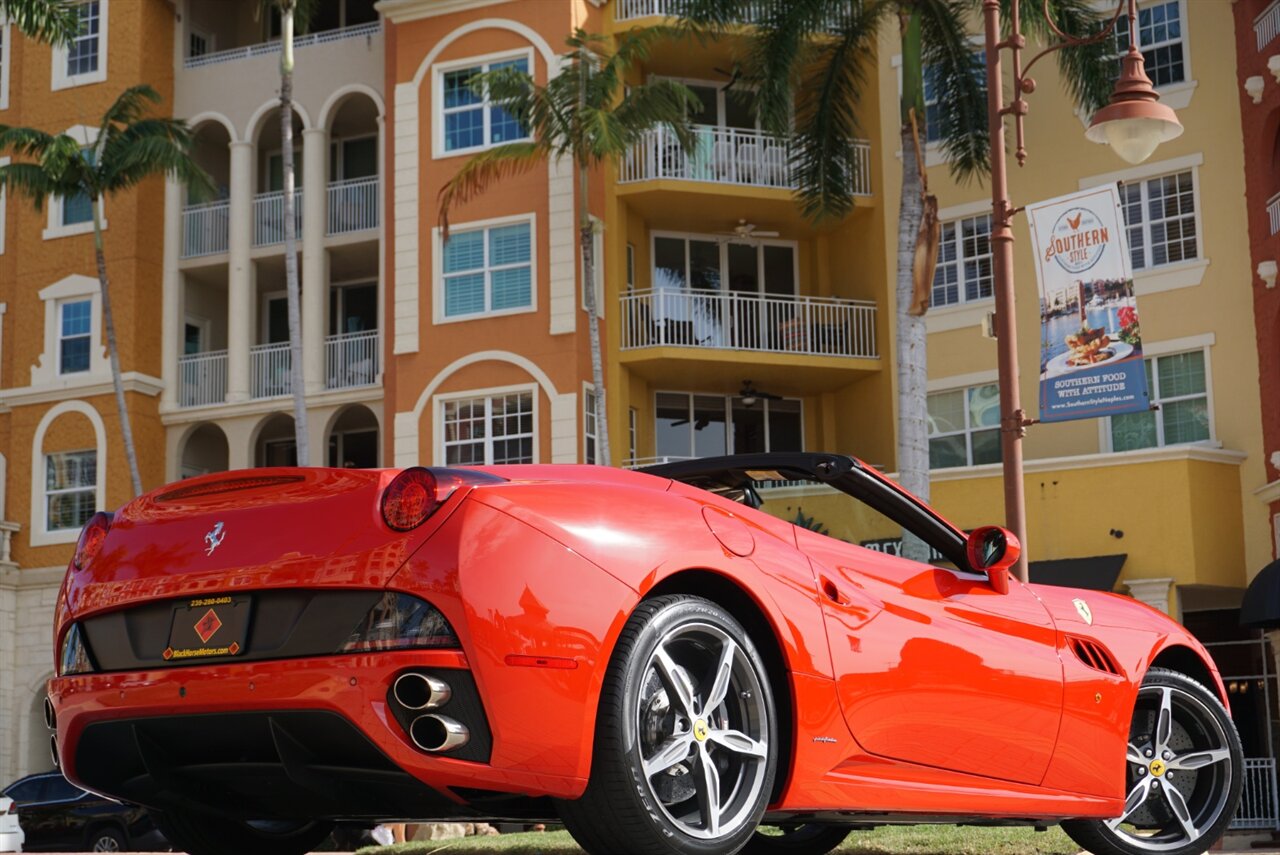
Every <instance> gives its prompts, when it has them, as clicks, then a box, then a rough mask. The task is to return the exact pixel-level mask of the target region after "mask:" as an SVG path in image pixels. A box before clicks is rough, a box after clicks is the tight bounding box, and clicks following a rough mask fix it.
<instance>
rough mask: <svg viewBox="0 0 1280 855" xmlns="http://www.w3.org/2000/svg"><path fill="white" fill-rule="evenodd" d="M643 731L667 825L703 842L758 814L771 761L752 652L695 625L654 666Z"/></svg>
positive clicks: (645, 692)
mask: <svg viewBox="0 0 1280 855" xmlns="http://www.w3.org/2000/svg"><path fill="white" fill-rule="evenodd" d="M642 673H643V674H644V677H643V684H642V687H641V696H640V703H639V705H638V707H637V716H636V728H637V734H638V736H639V739H638V744H639V748H640V760H641V765H642V768H643V776H644V779H645V783H646V784H647V785H648V787H649V790H650V792H651V793H652V795H653V797H654V799H655V800H656V801H657V803H658V805H659V806H660V808H661V810H662V811H663V813H664V814H666V818H667V819H668V820H669V821H670V822H671V823H672V824H674V825H675V826H676V827H677V828H679V829H680V830H681V831H682V832H684V833H685V834H687V835H689V836H690V837H695V838H698V839H701V840H714V839H720V838H723V837H726V836H728V835H731V834H733V833H734V832H735V831H737V830H738V829H739V828H741V827H742V825H743V823H745V822H746V821H747V820H748V819H749V818H750V817H751V814H752V810H753V809H754V807H755V805H756V803H757V799H758V796H759V795H760V790H761V787H762V786H763V783H764V779H765V775H766V773H767V770H768V763H767V760H768V757H769V737H768V734H769V720H768V716H769V712H768V706H767V703H766V700H765V695H764V692H762V691H761V687H760V677H759V676H758V675H757V674H756V672H755V669H754V668H753V667H752V665H751V660H750V659H748V658H747V655H746V653H745V651H744V650H743V649H742V648H741V647H740V646H739V645H738V643H737V642H736V641H734V640H733V638H732V637H730V636H729V634H728V633H726V632H725V631H724V630H722V629H720V628H719V627H716V626H713V625H711V624H708V623H701V622H699V623H687V624H683V625H681V626H679V627H677V628H675V629H673V630H672V631H671V632H669V633H667V635H665V636H664V637H663V638H662V640H661V641H660V642H659V643H658V645H657V647H656V648H654V651H653V654H652V655H651V656H650V658H649V661H648V663H646V665H645V668H644V671H643V672H642Z"/></svg>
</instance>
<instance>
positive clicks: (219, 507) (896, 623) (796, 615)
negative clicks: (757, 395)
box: [49, 466, 1226, 819]
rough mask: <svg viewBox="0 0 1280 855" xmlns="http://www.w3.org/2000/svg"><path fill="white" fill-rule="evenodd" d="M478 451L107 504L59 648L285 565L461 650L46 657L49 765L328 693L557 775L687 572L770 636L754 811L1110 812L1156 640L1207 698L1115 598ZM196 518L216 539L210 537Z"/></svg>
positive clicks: (263, 582)
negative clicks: (88, 624)
mask: <svg viewBox="0 0 1280 855" xmlns="http://www.w3.org/2000/svg"><path fill="white" fill-rule="evenodd" d="M481 471H485V470H481ZM487 471H488V472H489V473H491V474H493V475H497V476H500V477H501V478H504V479H508V480H507V481H506V482H505V483H495V484H483V485H479V486H474V485H466V484H463V485H460V486H457V487H456V489H453V491H452V493H451V494H450V495H449V496H448V497H447V498H446V499H445V501H444V502H443V504H442V505H441V506H440V507H439V509H437V510H436V511H435V513H434V514H432V516H431V517H430V518H429V519H428V520H427V521H426V522H425V523H423V524H422V525H421V526H419V527H418V528H416V529H414V530H412V531H410V532H407V533H399V532H395V531H392V530H391V529H389V528H388V527H387V526H386V525H385V524H384V523H383V521H382V518H381V515H380V505H379V497H380V496H381V493H382V491H383V489H384V488H385V487H386V486H387V484H389V483H390V482H391V480H392V479H393V478H394V477H395V476H396V475H397V474H398V471H396V470H385V471H354V470H323V469H307V470H301V469H300V470H261V471H260V472H261V474H262V475H263V476H264V477H280V478H285V479H288V480H286V481H282V482H281V483H280V484H278V485H275V486H267V487H261V488H257V489H245V490H243V491H240V492H228V493H226V494H214V495H212V496H205V497H201V496H196V497H194V498H191V499H184V498H182V496H181V493H182V491H183V490H193V489H194V490H197V491H198V490H199V489H201V488H204V487H210V485H217V484H219V483H222V482H225V481H226V480H227V479H228V476H226V475H215V476H206V477H204V478H200V479H193V480H191V481H186V482H182V484H181V485H179V486H176V487H174V488H169V493H168V494H167V495H172V494H173V493H178V494H179V496H178V498H176V499H173V498H170V499H166V498H165V496H166V493H165V491H164V490H162V491H157V492H156V493H153V494H149V495H148V496H144V497H141V498H139V499H137V500H135V501H134V502H132V503H130V504H129V505H127V506H126V507H124V508H123V509H121V511H120V512H119V513H118V514H117V515H116V517H115V521H114V523H113V525H112V527H111V530H110V533H109V535H108V537H107V540H106V542H105V545H104V547H103V550H102V552H101V553H100V554H99V555H98V556H97V557H96V559H94V561H93V562H92V564H91V565H90V566H89V567H88V568H86V569H85V570H74V569H69V571H68V574H67V579H66V582H65V583H64V586H63V590H62V592H61V593H60V595H59V600H58V610H57V617H56V624H57V625H56V628H55V639H54V640H55V650H58V649H60V645H61V641H62V639H63V637H64V635H65V633H66V632H67V630H68V628H69V627H70V626H71V624H72V623H73V622H78V621H84V620H85V619H87V618H91V617H93V616H95V615H100V614H104V613H108V612H113V611H117V610H121V609H128V608H131V607H135V606H138V605H140V604H145V603H154V602H156V601H159V600H169V599H178V598H185V597H192V596H200V595H209V594H215V593H216V594H225V593H228V592H255V591H267V590H273V589H279V588H297V589H368V590H388V591H395V592H403V593H406V594H410V595H412V596H414V597H420V598H423V599H425V600H427V601H429V602H430V603H431V604H432V605H434V606H435V607H436V608H437V609H439V610H440V612H441V613H442V614H443V615H444V616H445V617H446V618H447V619H448V621H449V623H450V624H451V625H452V626H453V628H454V629H455V630H456V632H457V635H458V638H459V642H460V645H461V649H460V650H406V651H399V652H382V653H367V654H348V655H332V656H317V657H311V658H305V659H294V660H265V661H252V662H250V661H244V662H240V661H219V662H217V663H212V662H210V663H201V664H195V665H184V666H181V667H168V668H157V669H154V670H142V671H131V672H116V673H97V674H79V675H71V676H60V677H57V678H55V679H53V680H51V681H50V683H49V694H50V697H51V699H52V701H53V704H54V707H55V710H56V712H57V739H58V744H59V746H60V748H61V752H62V757H63V767H64V770H65V772H66V774H67V776H68V777H69V778H71V779H72V780H73V781H77V783H79V782H80V781H79V780H78V779H77V768H76V765H77V761H76V749H77V744H78V741H79V740H80V738H81V735H82V734H83V732H84V730H85V728H86V727H88V726H89V725H91V724H93V723H95V722H101V721H110V720H113V719H134V718H148V717H151V716H162V715H163V716H171V715H182V714H193V715H194V714H209V713H225V712H232V711H245V710H281V709H288V710H325V711H330V712H333V713H336V714H338V715H340V716H342V717H344V718H345V719H347V720H348V721H350V722H351V723H352V724H354V725H355V726H356V728H358V729H359V731H360V732H361V733H362V734H363V735H364V736H365V737H367V738H368V739H369V740H370V741H371V742H372V743H374V744H375V745H376V746H377V748H378V749H379V750H380V751H381V752H383V753H384V754H385V755H386V756H387V757H388V758H390V760H391V761H392V762H394V763H395V764H396V765H397V766H398V767H400V768H401V769H403V770H405V771H407V772H408V773H409V774H411V775H413V776H414V777H416V778H417V779H419V780H421V781H423V782H425V783H427V784H429V785H430V786H432V787H434V788H436V789H439V790H441V791H442V792H443V793H444V794H445V795H446V797H448V798H451V799H454V800H459V801H460V797H459V796H458V795H457V794H455V793H453V792H452V791H451V788H482V789H488V790H495V791H502V792H510V793H516V794H523V795H529V796H542V795H552V796H557V797H561V798H575V797H577V796H579V795H581V793H582V792H583V790H584V788H585V786H586V781H587V778H588V776H589V774H590V769H591V758H592V744H593V740H594V734H595V727H596V707H597V703H598V699H599V695H600V690H601V686H602V683H603V680H604V677H605V672H606V669H607V667H608V664H609V659H610V656H611V654H612V652H613V649H614V646H615V644H616V642H617V639H618V636H619V634H620V633H621V631H622V629H623V627H624V625H625V624H626V622H627V619H628V617H629V616H630V614H631V613H632V611H633V610H634V609H635V607H636V606H637V604H638V603H639V602H640V601H641V600H642V599H643V598H644V597H645V596H646V595H648V594H650V593H651V592H653V591H655V590H658V589H665V587H664V586H667V585H669V584H670V583H671V582H672V581H673V579H674V578H675V577H677V576H679V575H680V574H683V573H685V572H687V571H697V572H699V573H711V574H715V575H718V576H720V577H722V578H723V579H724V580H726V581H728V582H730V583H732V584H733V585H735V586H737V588H739V589H740V591H741V592H742V593H743V594H744V595H745V597H747V598H748V599H749V601H750V602H751V603H752V604H754V606H755V607H756V609H758V611H759V614H760V616H761V618H762V620H763V622H764V625H766V626H767V627H768V628H769V629H770V630H771V631H772V632H773V635H774V638H775V639H776V643H777V647H778V650H779V651H780V653H781V658H782V660H783V667H784V669H785V674H784V675H782V678H783V679H785V680H786V682H787V686H786V688H787V692H786V693H785V694H786V695H787V696H789V697H790V703H791V709H790V716H789V718H790V721H791V722H792V732H791V733H790V734H788V735H787V741H788V742H789V752H788V754H787V757H788V766H787V767H786V768H780V770H779V777H780V779H781V780H782V784H781V786H780V789H779V791H778V792H777V793H776V798H775V800H774V802H773V804H772V805H771V810H772V811H773V812H775V813H785V812H788V811H794V812H800V811H805V812H812V811H859V812H868V813H877V814H911V815H920V816H981V817H1021V818H1033V819H1053V818H1062V817H1080V816H1094V817H1108V816H1115V815H1118V814H1119V812H1120V809H1121V807H1122V804H1123V798H1124V793H1123V792H1122V787H1123V775H1122V771H1123V757H1124V744H1125V739H1126V734H1127V723H1128V721H1129V719H1130V715H1131V712H1132V709H1133V705H1134V701H1135V697H1136V692H1137V687H1138V684H1139V682H1140V681H1141V678H1142V675H1143V674H1144V673H1145V671H1146V669H1147V668H1148V667H1150V664H1151V662H1152V661H1153V660H1154V659H1155V658H1156V656H1157V655H1159V654H1160V653H1161V652H1162V651H1164V650H1166V649H1168V648H1170V647H1175V646H1177V647H1185V648H1187V649H1189V650H1190V651H1192V652H1193V653H1194V654H1195V655H1196V656H1197V657H1198V658H1199V659H1200V661H1201V662H1202V663H1203V665H1204V667H1205V669H1206V670H1207V671H1208V673H1210V674H1212V676H1213V679H1214V681H1215V686H1214V687H1213V688H1214V689H1215V690H1216V691H1217V693H1218V694H1219V696H1221V697H1222V698H1223V701H1224V703H1225V701H1226V696H1225V691H1224V689H1223V686H1222V684H1221V680H1220V678H1218V676H1217V672H1216V671H1214V670H1213V665H1212V662H1211V660H1210V659H1209V658H1208V656H1207V655H1206V654H1205V652H1204V650H1203V649H1202V648H1201V647H1200V646H1199V645H1198V643H1197V642H1196V641H1195V640H1194V639H1193V638H1192V637H1190V636H1189V635H1188V634H1187V633H1186V632H1185V631H1184V630H1183V629H1182V628H1181V627H1179V626H1178V625H1177V624H1175V623H1173V622H1172V621H1170V620H1169V619H1168V618H1167V617H1166V616H1164V615H1160V614H1159V613H1157V612H1155V611H1154V610H1151V609H1148V608H1146V607H1145V606H1142V605H1141V604H1138V603H1136V602H1134V601H1132V600H1129V599H1128V598H1124V597H1119V596H1114V595H1109V594H1100V593H1098V592H1078V591H1072V590H1069V589H1058V588H1045V587H1040V586H1022V585H1019V584H1018V583H1016V582H1013V583H1011V587H1010V592H1009V593H1008V594H1006V595H1001V594H998V593H996V591H995V590H994V589H993V588H992V587H991V586H990V585H989V584H988V583H987V582H986V581H985V580H984V579H982V578H981V577H979V576H977V575H974V574H963V573H953V572H950V571H947V570H941V569H938V568H935V567H930V566H928V565H921V564H914V563H912V562H908V561H905V560H904V559H899V558H895V557H891V556H886V555H882V554H879V553H875V552H872V551H870V550H866V549H863V548H861V547H857V546H853V545H850V544H845V543H842V542H839V541H836V540H833V539H831V538H827V537H825V536H823V535H819V534H816V533H814V532H811V531H808V530H806V529H800V528H797V527H796V526H794V525H791V524H789V523H787V522H784V521H782V520H779V519H777V518H775V517H772V516H770V515H768V514H765V513H762V512H760V511H756V510H753V509H752V508H749V507H746V506H744V505H741V504H738V503H736V502H733V501H730V500H729V499H726V498H722V497H720V496H716V495H713V494H712V493H710V492H706V491H704V490H700V489H697V488H694V487H691V486H688V485H685V484H681V483H678V482H672V481H669V480H665V479H659V478H655V477H653V476H649V475H643V474H638V473H633V472H625V471H620V470H613V469H607V468H603V467H579V466H512V467H493V468H491V469H489V470H487ZM868 471H873V470H869V469H868ZM254 474H255V476H256V475H258V474H259V473H258V472H255V473H254ZM210 488H211V489H212V487H210ZM215 521H217V522H223V523H224V524H225V532H226V536H225V539H224V541H223V542H221V543H220V544H219V545H218V546H216V547H214V548H213V549H209V547H208V545H207V543H206V541H205V535H206V533H208V532H210V530H211V528H212V526H213V525H214V523H215ZM1076 597H1084V598H1086V599H1087V601H1088V604H1089V606H1090V607H1091V609H1092V618H1093V619H1092V623H1087V622H1086V621H1085V620H1084V619H1083V618H1082V617H1081V615H1080V613H1079V612H1078V611H1077V609H1076V607H1075V605H1073V603H1072V600H1073V599H1074V598H1076ZM1079 641H1086V642H1091V643H1092V644H1094V645H1097V646H1100V647H1101V648H1102V649H1103V650H1105V652H1106V654H1107V655H1108V656H1109V660H1110V661H1111V662H1112V663H1114V665H1115V669H1116V671H1117V673H1114V674H1109V673H1104V672H1101V671H1099V670H1098V669H1096V668H1094V667H1089V666H1088V665H1086V664H1085V663H1084V662H1082V660H1081V659H1080V658H1079V656H1077V655H1076V654H1075V653H1073V652H1072V647H1071V645H1072V644H1073V643H1076V642H1079ZM513 657H524V658H514V659H513ZM539 664H549V665H551V666H553V667H539ZM407 667H435V668H446V669H467V670H469V671H470V673H471V674H472V676H473V677H474V680H475V683H476V687H477V689H478V691H479V695H480V697H481V698H482V700H483V706H484V711H485V714H486V715H487V717H488V722H489V725H490V727H491V730H492V737H493V742H492V753H491V756H490V758H489V760H488V762H486V763H481V762H472V761H466V760H458V759H452V758H449V757H445V756H434V755H430V754H424V753H422V752H421V751H418V750H416V749H415V748H414V747H413V746H412V745H411V744H410V742H409V741H408V739H407V737H406V735H405V733H404V731H403V729H402V728H401V726H400V725H399V724H398V723H397V722H396V721H395V720H394V719H393V717H392V716H391V714H390V713H389V711H388V703H387V691H388V686H389V684H390V681H391V680H392V679H393V678H394V675H395V674H396V673H398V672H400V671H402V670H403V669H405V668H407ZM779 696H780V697H782V694H780V695H779Z"/></svg>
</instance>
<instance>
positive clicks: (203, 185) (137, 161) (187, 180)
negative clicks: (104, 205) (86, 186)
mask: <svg viewBox="0 0 1280 855" xmlns="http://www.w3.org/2000/svg"><path fill="white" fill-rule="evenodd" d="M135 128H136V126H135ZM132 130H134V128H130V131H132ZM114 143H115V145H118V146H119V148H118V149H113V148H112V147H111V146H109V147H108V149H106V150H104V152H103V164H102V167H101V169H100V182H99V183H100V185H101V189H102V192H103V193H114V192H118V191H121V190H127V189H129V188H130V187H133V186H135V185H137V184H139V183H141V182H142V181H143V180H145V179H146V178H149V177H151V176H153V175H161V174H163V175H166V176H169V177H172V178H175V179H177V180H178V181H180V182H181V183H182V184H185V185H186V186H187V187H189V188H191V189H192V191H193V192H194V193H195V194H196V196H201V195H208V194H212V193H213V191H214V184H213V179H211V178H210V177H209V175H208V174H207V173H206V172H205V171H204V170H203V169H201V168H200V166H199V165H198V164H197V163H196V162H195V161H194V160H193V159H192V157H191V155H190V153H189V146H188V144H185V143H184V142H183V136H182V135H172V134H165V133H130V134H122V135H120V136H117V137H115V140H114Z"/></svg>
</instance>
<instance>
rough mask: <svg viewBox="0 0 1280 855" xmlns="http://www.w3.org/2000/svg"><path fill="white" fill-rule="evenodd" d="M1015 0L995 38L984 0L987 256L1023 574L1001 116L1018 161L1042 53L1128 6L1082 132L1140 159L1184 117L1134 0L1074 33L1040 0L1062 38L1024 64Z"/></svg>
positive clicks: (995, 9) (1009, 495)
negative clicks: (1159, 74)
mask: <svg viewBox="0 0 1280 855" xmlns="http://www.w3.org/2000/svg"><path fill="white" fill-rule="evenodd" d="M1020 5H1021V4H1020V0H1012V3H1011V9H1010V20H1009V24H1010V26H1009V34H1008V36H1007V37H1005V38H1003V39H1002V38H1001V27H1000V6H1001V0H983V2H982V17H983V25H984V28H985V42H986V61H987V120H988V123H989V130H990V141H991V262H992V275H993V279H994V291H995V298H996V323H995V326H996V347H997V352H998V363H997V367H998V372H999V378H1000V453H1001V460H1002V462H1003V470H1004V510H1005V525H1006V526H1007V527H1008V528H1009V529H1010V530H1011V531H1012V532H1013V533H1014V535H1015V536H1017V538H1018V539H1019V540H1020V541H1022V545H1023V546H1022V555H1021V557H1020V558H1019V559H1018V564H1017V565H1016V567H1015V568H1014V572H1015V573H1016V574H1017V576H1018V578H1019V579H1021V580H1022V581H1023V582H1026V581H1027V555H1028V549H1027V509H1026V500H1025V495H1024V492H1023V481H1022V438H1023V437H1024V436H1025V435H1026V432H1027V427H1028V426H1029V425H1030V424H1032V420H1030V419H1028V418H1027V414H1026V412H1025V411H1024V410H1023V409H1022V401H1021V392H1020V391H1019V386H1018V382H1019V381H1018V333H1017V323H1016V317H1015V309H1014V305H1015V296H1014V287H1013V217H1014V215H1015V214H1016V213H1018V212H1019V211H1020V210H1022V209H1021V208H1015V207H1013V204H1012V202H1010V200H1009V178H1008V172H1007V168H1006V161H1005V127H1004V120H1005V117H1006V116H1012V117H1013V120H1014V126H1015V129H1016V141H1017V153H1016V156H1017V159H1018V165H1019V166H1021V165H1022V164H1023V163H1025V161H1026V157H1027V152H1026V145H1025V139H1024V136H1023V117H1024V116H1026V114H1027V102H1026V100H1025V99H1024V98H1023V95H1024V94H1030V93H1032V92H1034V91H1035V88H1036V84H1035V80H1033V79H1032V78H1031V77H1028V76H1027V73H1028V72H1029V71H1030V70H1031V67H1032V66H1033V65H1034V64H1035V63H1036V61H1037V60H1039V59H1040V58H1041V57H1043V56H1046V55H1048V54H1050V53H1053V52H1055V51H1058V50H1061V49H1063V48H1066V47H1078V46H1082V45H1087V44H1093V43H1095V42H1100V41H1102V40H1103V39H1107V38H1111V36H1112V34H1113V33H1114V32H1115V28H1116V24H1117V23H1118V22H1119V20H1120V15H1121V13H1122V12H1124V11H1125V8H1126V6H1127V8H1128V18H1129V50H1128V52H1127V53H1126V54H1125V56H1124V57H1123V58H1122V60H1121V72H1120V77H1119V79H1118V80H1117V81H1116V87H1115V91H1114V92H1113V93H1112V95H1111V102H1110V103H1109V104H1108V105H1107V106H1106V107H1104V108H1102V109H1101V110H1099V111H1098V112H1097V113H1096V114H1095V115H1094V117H1093V121H1092V122H1091V123H1090V126H1089V130H1088V131H1087V132H1086V134H1085V136H1086V138H1087V139H1089V140H1092V141H1094V142H1100V143H1107V144H1109V145H1111V146H1112V148H1114V149H1115V151H1116V153H1117V154H1119V155H1120V156H1121V157H1122V158H1124V159H1125V160H1127V161H1129V162H1130V163H1141V162H1142V161H1144V160H1146V159H1147V158H1148V157H1150V156H1151V153H1152V152H1153V151H1155V148H1156V146H1158V145H1159V144H1160V143H1161V142H1165V141H1167V140H1171V139H1173V138H1174V137H1176V136H1178V135H1179V134H1181V133H1182V125H1181V124H1179V122H1178V118H1177V116H1176V115H1175V114H1174V112H1173V110H1171V109H1170V108H1169V107H1168V106H1166V105H1164V104H1161V103H1160V96H1159V95H1157V94H1156V91H1155V87H1154V86H1152V85H1151V80H1150V78H1148V77H1147V74H1146V71H1145V69H1144V62H1143V59H1142V52H1141V51H1140V50H1139V49H1138V44H1137V40H1138V20H1137V0H1120V2H1119V4H1118V5H1117V7H1116V12H1115V15H1114V17H1113V18H1112V19H1111V23H1110V24H1109V25H1108V26H1106V27H1105V28H1103V29H1102V30H1100V31H1099V32H1097V33H1095V34H1094V35H1092V36H1089V37H1087V38H1076V37H1073V36H1071V35H1069V34H1067V33H1064V32H1062V31H1061V30H1060V29H1058V27H1057V26H1056V25H1055V24H1054V22H1053V18H1052V16H1051V15H1050V10H1049V0H1044V15H1045V19H1046V20H1047V21H1048V24H1049V27H1050V29H1052V30H1053V32H1054V33H1056V34H1057V35H1058V36H1059V38H1060V39H1061V41H1060V42H1058V43H1056V44H1053V45H1050V46H1049V47H1047V48H1045V49H1044V50H1042V51H1041V52H1040V53H1038V54H1036V55H1035V56H1034V57H1032V58H1031V61H1030V62H1028V63H1027V64H1026V66H1025V67H1024V66H1023V65H1022V51H1023V49H1024V48H1025V47H1026V44H1027V42H1026V39H1025V38H1024V37H1023V35H1022V21H1021V18H1020ZM1006 50H1007V51H1009V54H1010V61H1011V64H1012V66H1013V102H1012V103H1010V104H1008V105H1005V103H1004V92H1003V81H1004V71H1003V68H1002V65H1003V61H1002V58H1001V52H1002V51H1006Z"/></svg>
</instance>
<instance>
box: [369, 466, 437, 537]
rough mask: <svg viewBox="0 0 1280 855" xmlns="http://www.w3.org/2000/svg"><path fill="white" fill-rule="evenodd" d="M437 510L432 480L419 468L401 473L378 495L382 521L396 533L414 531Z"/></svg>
mask: <svg viewBox="0 0 1280 855" xmlns="http://www.w3.org/2000/svg"><path fill="white" fill-rule="evenodd" d="M438 507H440V495H439V485H438V484H437V483H436V476H434V475H432V474H431V470H429V469H423V468H422V467H421V466H415V467H413V468H412V469H406V470H404V471H403V472H401V473H400V474H399V475H397V476H396V479H395V480H394V481H392V482H391V483H390V484H389V485H387V489H386V490H385V491H384V492H383V494H382V519H383V521H384V522H385V523H386V524H387V526H388V527H390V528H393V529H395V530H396V531H409V530H410V529H412V528H417V527H418V526H420V525H422V522H423V520H425V519H426V518H427V517H429V516H431V514H432V513H433V512H434V511H435V509H436V508H438Z"/></svg>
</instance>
